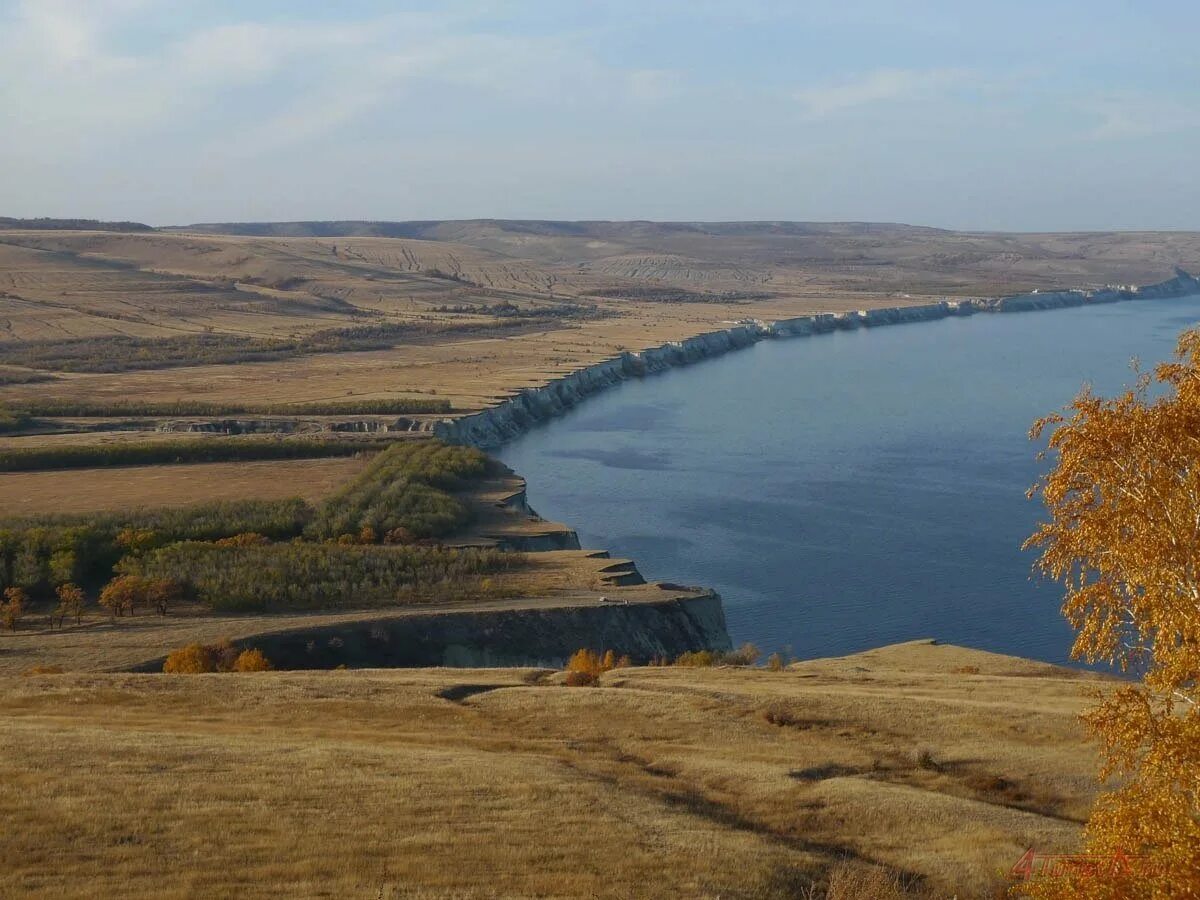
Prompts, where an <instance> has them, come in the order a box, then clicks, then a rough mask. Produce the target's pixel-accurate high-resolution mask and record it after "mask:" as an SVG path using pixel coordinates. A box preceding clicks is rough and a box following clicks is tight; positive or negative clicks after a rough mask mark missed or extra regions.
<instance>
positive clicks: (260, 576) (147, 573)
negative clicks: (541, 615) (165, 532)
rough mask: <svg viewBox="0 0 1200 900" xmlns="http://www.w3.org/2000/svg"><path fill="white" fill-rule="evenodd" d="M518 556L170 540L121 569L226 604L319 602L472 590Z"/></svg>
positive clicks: (441, 596)
mask: <svg viewBox="0 0 1200 900" xmlns="http://www.w3.org/2000/svg"><path fill="white" fill-rule="evenodd" d="M518 561H519V557H517V556H515V555H514V554H511V553H501V552H499V551H497V550H478V549H472V550H447V549H443V548H439V547H383V546H342V545H338V544H306V543H288V544H269V545H266V546H254V547H217V546H215V545H213V544H204V543H194V542H188V543H179V544H171V545H170V546H167V547H163V548H161V549H159V550H155V551H153V552H151V553H149V554H147V555H146V556H144V557H142V558H140V559H133V558H130V559H127V560H125V561H124V562H122V563H121V565H120V567H119V568H120V570H121V571H122V572H125V573H127V574H133V575H141V576H144V577H147V578H171V579H174V580H177V581H182V582H184V583H186V584H187V585H188V586H189V587H190V589H191V590H192V591H193V592H194V594H195V596H196V598H197V599H198V600H200V602H202V603H206V604H208V605H209V606H212V607H213V608H214V609H219V610H224V611H230V612H232V611H248V610H284V609H320V608H326V607H350V608H355V607H363V606H378V605H392V604H405V603H413V602H421V601H427V600H435V599H436V600H448V599H455V598H459V597H462V598H466V597H470V596H472V595H473V594H474V593H476V592H477V590H478V581H477V580H478V578H479V576H482V575H487V574H490V573H494V572H498V571H501V570H504V569H507V568H509V567H511V566H512V565H514V564H515V563H517V562H518Z"/></svg>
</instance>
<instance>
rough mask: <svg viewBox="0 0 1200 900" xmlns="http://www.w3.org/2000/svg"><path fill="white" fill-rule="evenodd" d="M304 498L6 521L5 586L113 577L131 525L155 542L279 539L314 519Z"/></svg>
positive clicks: (44, 587)
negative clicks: (254, 536)
mask: <svg viewBox="0 0 1200 900" xmlns="http://www.w3.org/2000/svg"><path fill="white" fill-rule="evenodd" d="M312 515H313V511H312V508H311V507H310V506H309V505H308V504H307V503H305V502H304V501H303V500H300V499H299V498H296V499H291V500H240V501H220V502H214V503H201V504H197V505H195V506H185V507H179V508H171V509H154V510H141V511H135V512H130V513H108V514H99V515H87V516H82V515H81V516H45V517H40V518H30V519H9V520H3V521H0V590H3V589H4V588H6V587H11V586H18V587H23V588H25V589H26V590H30V591H32V592H35V593H46V592H47V591H48V590H49V588H50V587H52V586H53V585H58V584H63V583H65V582H68V581H71V582H75V583H77V584H84V585H90V586H97V585H99V584H101V583H103V582H105V581H107V580H108V578H109V577H110V575H111V573H112V568H113V566H114V565H116V563H117V561H118V560H119V559H120V558H121V556H122V554H123V553H124V552H125V550H126V548H124V547H122V546H121V545H120V544H119V542H118V536H119V535H120V534H121V532H123V531H126V530H127V529H130V530H136V531H143V532H148V533H149V534H150V536H151V538H152V542H153V543H155V544H166V543H170V542H173V541H183V540H206V541H207V540H217V539H218V538H223V537H229V536H231V535H235V534H243V533H245V532H257V533H258V534H263V535H266V536H268V537H271V538H274V539H276V540H284V539H287V538H290V537H294V536H296V535H298V534H299V533H300V532H301V531H302V530H303V528H304V526H305V525H306V524H307V523H308V522H309V520H310V519H311V518H312Z"/></svg>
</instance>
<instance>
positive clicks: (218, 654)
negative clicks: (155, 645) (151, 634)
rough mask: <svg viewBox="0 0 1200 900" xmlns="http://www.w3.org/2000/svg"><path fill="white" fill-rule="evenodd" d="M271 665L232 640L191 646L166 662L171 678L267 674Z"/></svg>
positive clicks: (253, 650)
mask: <svg viewBox="0 0 1200 900" xmlns="http://www.w3.org/2000/svg"><path fill="white" fill-rule="evenodd" d="M270 669H271V662H270V660H268V659H267V658H266V656H264V655H263V652H262V651H261V650H259V649H257V648H251V649H249V650H239V649H238V648H237V647H236V646H235V645H234V644H233V643H232V642H231V641H229V640H224V641H220V642H218V643H216V644H189V645H188V646H186V647H182V648H180V649H179V650H175V651H174V652H172V653H171V654H170V655H169V656H167V659H166V661H165V662H164V663H163V671H164V672H166V673H167V674H169V675H202V674H204V673H206V672H267V671H270Z"/></svg>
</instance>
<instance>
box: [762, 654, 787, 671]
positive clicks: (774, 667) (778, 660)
mask: <svg viewBox="0 0 1200 900" xmlns="http://www.w3.org/2000/svg"><path fill="white" fill-rule="evenodd" d="M767 668H768V669H769V670H771V671H772V672H782V671H783V670H784V669H786V668H787V663H786V662H784V661H783V656H782V654H780V653H772V654H771V655H770V656H768V657H767Z"/></svg>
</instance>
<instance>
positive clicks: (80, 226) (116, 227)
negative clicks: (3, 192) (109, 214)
mask: <svg viewBox="0 0 1200 900" xmlns="http://www.w3.org/2000/svg"><path fill="white" fill-rule="evenodd" d="M0 229H3V230H21V231H154V229H153V228H151V227H150V226H149V225H143V224H142V223H141V222H101V221H100V220H99V219H47V218H39V219H13V218H10V217H8V216H0Z"/></svg>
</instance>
